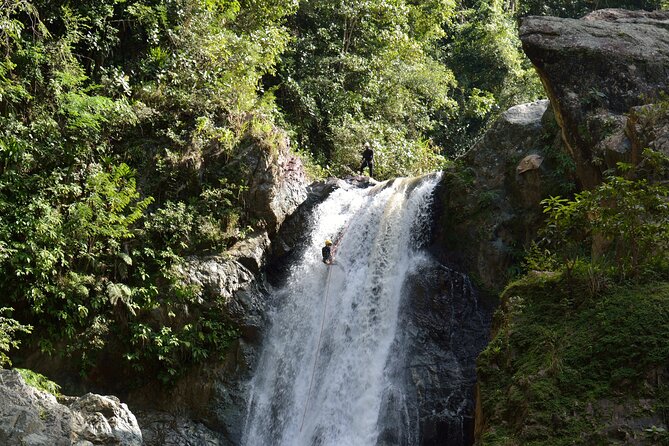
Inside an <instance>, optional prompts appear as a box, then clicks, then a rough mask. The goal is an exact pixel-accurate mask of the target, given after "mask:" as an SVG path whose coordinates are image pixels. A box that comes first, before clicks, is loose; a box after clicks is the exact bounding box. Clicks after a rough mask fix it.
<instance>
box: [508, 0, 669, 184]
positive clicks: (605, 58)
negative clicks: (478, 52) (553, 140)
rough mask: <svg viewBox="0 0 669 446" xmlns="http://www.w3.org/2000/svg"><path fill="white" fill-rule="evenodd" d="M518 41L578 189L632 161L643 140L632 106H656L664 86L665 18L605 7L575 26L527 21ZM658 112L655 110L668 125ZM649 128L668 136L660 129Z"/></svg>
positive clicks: (667, 58)
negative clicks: (538, 83) (571, 163)
mask: <svg viewBox="0 0 669 446" xmlns="http://www.w3.org/2000/svg"><path fill="white" fill-rule="evenodd" d="M520 38H521V40H522V42H523V49H524V50H525V53H526V54H527V55H528V57H529V58H530V60H531V61H532V63H533V64H534V66H535V67H536V68H537V71H538V73H539V75H540V77H541V80H542V82H543V84H544V87H545V89H546V92H547V93H548V96H549V98H550V100H551V104H552V106H553V108H554V110H555V116H556V118H557V121H558V123H559V125H560V127H561V128H562V137H563V139H564V141H565V143H566V145H567V148H568V149H569V152H570V154H571V155H572V157H573V158H574V161H575V163H576V172H577V177H578V180H579V182H580V185H581V186H582V187H584V188H592V187H594V186H596V185H597V184H599V183H600V182H601V179H602V173H603V172H604V171H606V170H607V169H610V168H613V167H615V166H616V163H617V162H619V161H623V162H628V163H629V162H632V163H634V162H637V161H638V160H639V159H640V151H641V150H642V149H643V148H644V146H645V144H644V142H646V143H647V142H648V141H647V139H648V137H647V136H646V133H645V132H644V125H643V122H640V121H644V119H639V113H638V112H639V109H638V107H639V106H642V105H645V104H651V103H656V102H658V101H660V100H661V97H660V95H661V93H662V92H665V91H666V90H667V88H669V77H668V76H667V67H668V66H669V12H667V11H656V12H647V11H624V10H616V9H605V10H599V11H595V12H593V13H591V14H589V15H587V16H586V17H584V18H583V19H581V20H576V19H562V18H556V17H526V18H524V19H523V20H522V22H521V26H520ZM664 109H665V111H664V112H663V111H662V110H658V112H659V113H660V114H661V115H664V119H663V122H665V123H666V122H667V120H666V107H664ZM645 111H646V112H649V110H648V109H645ZM630 112H631V113H632V114H633V115H634V118H633V122H631V123H630V122H628V120H629V119H630ZM645 121H653V119H650V118H647V119H645ZM654 125H655V127H656V128H657V130H658V131H660V132H664V133H662V134H663V135H664V137H665V138H666V128H665V127H666V126H664V125H662V124H658V123H655V124H654ZM663 129H664V130H663ZM665 146H666V145H664V146H663V148H664V149H666V147H665Z"/></svg>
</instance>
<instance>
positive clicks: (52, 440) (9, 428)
mask: <svg viewBox="0 0 669 446" xmlns="http://www.w3.org/2000/svg"><path fill="white" fill-rule="evenodd" d="M0 401H1V402H2V404H0V444H2V445H6V446H13V445H22V446H28V445H32V446H44V445H53V446H60V445H62V446H70V445H77V446H92V445H118V446H134V445H137V446H139V445H142V444H143V443H142V433H141V431H140V429H139V426H138V424H137V420H136V419H135V416H134V415H133V414H132V413H131V412H130V410H128V407H127V406H126V405H125V404H124V403H121V402H120V401H119V399H118V398H116V397H114V396H101V395H94V394H91V393H89V394H86V395H84V396H82V397H79V398H74V397H66V398H64V399H63V400H61V402H59V401H58V400H56V397H55V396H53V395H51V394H49V393H46V392H42V391H40V390H37V389H35V388H33V387H31V386H29V385H27V384H26V383H25V381H24V380H23V378H22V377H21V375H20V374H19V372H17V371H16V370H0Z"/></svg>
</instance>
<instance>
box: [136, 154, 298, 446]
mask: <svg viewBox="0 0 669 446" xmlns="http://www.w3.org/2000/svg"><path fill="white" fill-rule="evenodd" d="M286 142H287V141H285V142H283V143H281V144H280V145H279V147H278V149H263V148H259V149H258V150H252V151H249V152H247V154H246V159H245V163H244V164H245V165H246V166H251V172H246V173H247V176H248V178H249V184H248V190H247V192H246V194H245V201H246V206H247V208H248V209H249V211H250V212H251V213H252V216H253V217H254V218H256V219H258V220H260V221H262V222H264V230H262V231H260V232H257V233H255V234H252V235H251V236H249V237H247V238H245V239H244V240H241V241H239V242H238V243H236V244H235V245H234V246H233V247H231V248H230V249H229V250H228V251H227V252H226V253H225V254H223V255H211V256H194V257H192V258H190V259H188V262H187V263H186V264H185V265H184V266H183V267H182V268H181V271H180V273H181V275H182V276H183V278H184V281H185V282H186V283H188V284H190V285H194V286H195V289H196V290H197V297H198V304H197V307H198V308H199V307H201V308H215V309H216V311H220V312H221V313H222V314H223V315H224V318H225V319H227V320H230V321H234V323H235V325H236V326H237V328H238V329H239V331H240V334H241V336H240V338H239V339H238V340H237V341H235V343H234V344H233V346H232V347H231V348H230V349H229V351H227V352H226V354H225V357H224V359H223V360H218V361H217V360H212V361H209V362H208V363H206V364H203V365H201V366H199V367H197V368H195V369H193V370H192V371H191V372H190V373H188V374H187V375H186V376H185V377H183V378H182V379H180V380H179V382H177V383H176V385H174V386H173V387H172V388H171V389H170V390H169V391H168V392H166V391H165V389H163V388H161V387H160V386H157V385H149V386H147V387H145V388H142V389H139V390H137V391H134V392H132V393H131V395H130V402H131V403H133V407H137V408H138V410H139V412H138V419H139V422H140V426H141V427H142V431H143V432H144V433H145V437H146V440H145V442H146V444H147V445H149V446H151V445H156V446H158V445H182V444H183V445H187V444H211V445H236V444H239V442H240V439H241V434H242V432H241V431H242V428H243V418H244V415H245V413H246V400H247V398H246V392H247V388H246V386H245V383H246V382H247V380H248V379H250V377H251V372H252V369H253V365H254V363H255V360H256V355H257V351H258V348H259V342H260V338H261V332H262V330H263V327H265V325H266V321H265V306H266V300H265V298H266V295H267V291H266V289H265V269H266V267H267V262H268V258H269V254H270V252H271V251H272V249H273V246H274V245H277V244H279V245H280V244H281V243H280V242H277V241H272V240H270V238H274V239H275V240H276V237H275V234H276V232H277V230H278V229H279V228H280V227H281V226H282V224H283V223H284V221H285V220H286V218H287V217H288V216H290V215H292V214H294V213H295V210H296V209H297V208H298V207H300V205H302V203H303V202H304V201H305V200H306V199H307V183H306V175H305V173H304V169H303V167H302V164H301V161H300V160H299V158H297V157H295V156H294V155H292V154H290V152H289V150H288V147H287V145H286ZM192 311H193V312H192V313H191V314H189V315H184V317H190V318H193V317H197V311H198V310H197V308H194V309H193V310H192Z"/></svg>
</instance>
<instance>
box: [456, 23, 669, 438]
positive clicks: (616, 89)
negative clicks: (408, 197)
mask: <svg viewBox="0 0 669 446" xmlns="http://www.w3.org/2000/svg"><path fill="white" fill-rule="evenodd" d="M520 36H521V40H522V42H523V48H524V49H525V51H526V53H527V55H528V56H529V58H530V59H531V61H532V62H533V63H534V65H535V66H536V68H537V71H538V72H539V75H540V76H541V80H542V82H543V84H544V87H545V89H546V91H547V93H548V96H549V98H550V104H551V108H552V112H553V115H554V116H555V120H556V122H557V123H558V125H559V132H560V139H561V140H562V142H563V143H564V147H565V149H566V153H567V154H568V155H569V158H570V159H571V161H572V162H573V166H574V172H575V179H576V183H577V187H579V188H592V187H596V186H597V185H598V184H599V183H600V182H601V181H602V178H603V176H604V175H605V172H606V171H607V170H610V169H615V168H616V165H617V163H618V162H625V163H632V164H636V163H638V162H639V161H640V159H641V153H642V151H643V149H645V148H651V149H654V150H657V151H660V152H663V153H664V154H669V106H668V103H667V97H666V92H667V89H668V88H669V76H668V74H669V12H643V11H622V10H600V11H596V12H594V13H591V14H589V15H588V16H586V17H584V18H583V19H581V20H574V19H559V18H554V17H527V18H525V19H523V21H522V23H521V27H520ZM549 113H550V112H549ZM546 116H547V117H548V115H546ZM544 121H545V119H544ZM487 137H488V135H486V138H487ZM486 138H484V140H485V139H486ZM555 147H557V145H556V146H555ZM557 160H559V157H557ZM524 161H525V162H521V163H520V164H519V165H518V172H520V171H521V170H524V169H525V166H528V167H530V168H531V166H532V165H535V164H536V162H535V160H532V159H526V160H524ZM542 166H543V164H542ZM559 170H561V169H559ZM480 177H481V174H474V178H475V179H476V178H480ZM507 178H509V177H508V174H507ZM510 196H511V195H510ZM446 202H447V203H453V200H451V201H450V202H449V201H446ZM513 202H517V201H513ZM525 228H529V229H531V228H532V226H531V225H529V226H525ZM488 233H489V232H488ZM518 235H519V234H516V235H515V236H514V237H515V238H513V240H522V238H519V237H518ZM474 239H475V240H485V237H482V236H479V238H478V239H476V238H474ZM507 245H508V243H507ZM481 251H482V250H480V249H479V250H478V251H476V250H474V252H475V253H477V252H481ZM638 288H639V289H635V288H631V289H630V290H622V291H621V290H618V291H615V290H614V292H611V293H608V294H606V296H598V298H597V301H596V302H587V303H581V304H580V305H579V306H578V308H572V309H570V310H565V305H564V299H563V298H561V297H560V295H559V293H564V292H565V285H564V283H560V279H559V276H555V277H551V276H548V275H546V276H544V275H542V274H537V275H534V276H532V275H531V276H528V277H525V278H524V279H523V280H522V281H520V282H517V283H516V284H514V285H513V286H511V287H508V288H507V289H506V291H505V294H504V295H503V299H502V305H501V307H500V311H499V313H497V314H496V316H495V319H494V320H495V322H494V323H493V326H494V328H493V335H494V336H493V341H492V343H491V345H490V346H489V347H488V348H487V349H486V350H485V351H484V353H483V355H481V357H480V358H479V379H480V383H479V384H480V392H479V393H478V397H477V400H478V401H477V403H478V406H477V444H502V443H503V444H511V443H513V444H526V443H532V444H547V445H548V444H550V445H553V444H557V443H556V441H557V442H560V441H561V443H560V444H626V445H646V444H664V443H666V441H667V436H666V432H667V426H668V425H669V420H668V419H667V415H666V411H665V410H664V409H663V408H664V407H666V395H667V393H666V392H667V387H666V385H665V382H666V381H665V378H664V377H665V376H666V373H667V372H666V366H664V365H659V364H666V359H664V358H666V352H665V353H662V354H660V355H659V356H658V357H659V358H660V359H658V360H657V362H653V361H655V360H656V359H655V357H653V355H652V354H649V353H648V352H650V350H651V347H650V346H644V347H641V345H642V343H643V340H644V339H654V337H653V336H655V335H656V334H657V333H662V332H663V331H662V330H664V328H665V327H666V324H667V320H666V315H665V316H662V315H660V316H658V318H659V319H658V321H656V322H655V323H650V322H648V318H649V317H651V315H655V314H657V310H656V309H655V308H654V305H656V303H657V302H658V301H664V300H665V299H666V296H667V294H666V291H665V290H666V288H663V287H661V286H655V285H654V286H652V287H648V288H651V289H643V285H642V284H639V285H638ZM626 293H629V295H628V294H626ZM635 293H636V294H635ZM585 295H587V292H579V298H581V299H585V298H584V297H583V296H585ZM551 311H552V312H551ZM617 312H619V313H620V314H619V315H618V314H617ZM635 312H638V313H639V314H641V313H644V314H645V315H644V316H639V319H638V320H637V319H635V318H634V317H633V315H634V314H635ZM602 315H605V316H602ZM630 315H632V316H630ZM598 317H600V318H602V320H601V321H598ZM616 318H618V320H617V322H616V323H614V324H613V325H612V324H611V322H610V320H609V319H616ZM642 321H643V322H642ZM626 324H627V325H626ZM646 324H648V325H649V326H653V330H652V334H651V335H647V334H646V333H645V332H643V329H641V330H640V326H642V325H646ZM612 326H615V329H614V330H612V329H611V327H612ZM557 333H563V334H557ZM621 333H626V334H621ZM561 336H562V338H561ZM616 336H619V338H618V339H617V341H616V342H619V344H618V345H617V346H613V344H611V343H607V342H608V341H607V339H609V338H615V337H616ZM646 336H649V337H648V338H646ZM659 337H663V336H661V335H660V336H659ZM579 338H584V339H587V340H588V341H587V342H585V343H580V341H578V339H579ZM561 339H562V340H561ZM563 341H564V342H563ZM651 342H656V341H655V340H652V341H651ZM628 347H629V348H630V349H631V351H632V353H630V352H626V351H625V349H626V348H628ZM597 351H599V352H600V353H599V354H597V353H596V352H597ZM547 352H550V353H547ZM637 353H638V354H640V355H641V356H643V355H645V354H648V358H650V359H648V358H645V357H644V360H643V361H637V360H631V361H630V358H631V357H632V356H633V355H635V354H637ZM546 354H547V355H548V357H550V358H552V359H551V360H550V361H546V360H544V359H542V360H537V357H541V355H546ZM533 355H535V356H533ZM537 355H538V356H537ZM551 355H552V356H551ZM646 359H647V360H646ZM600 360H601V363H598V362H597V361H600ZM570 361H572V362H571V363H570ZM593 364H594V365H593ZM588 367H592V369H590V370H587V369H588ZM623 374H626V375H625V376H626V377H627V376H635V378H634V379H631V380H629V379H628V378H618V375H623ZM570 380H571V381H570ZM632 383H634V384H632ZM576 389H579V390H576ZM481 401H483V402H481ZM558 439H559V440H558Z"/></svg>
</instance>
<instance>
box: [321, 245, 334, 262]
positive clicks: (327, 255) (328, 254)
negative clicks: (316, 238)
mask: <svg viewBox="0 0 669 446" xmlns="http://www.w3.org/2000/svg"><path fill="white" fill-rule="evenodd" d="M331 260H332V250H331V249H330V247H329V246H323V263H328V262H330V261H331Z"/></svg>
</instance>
